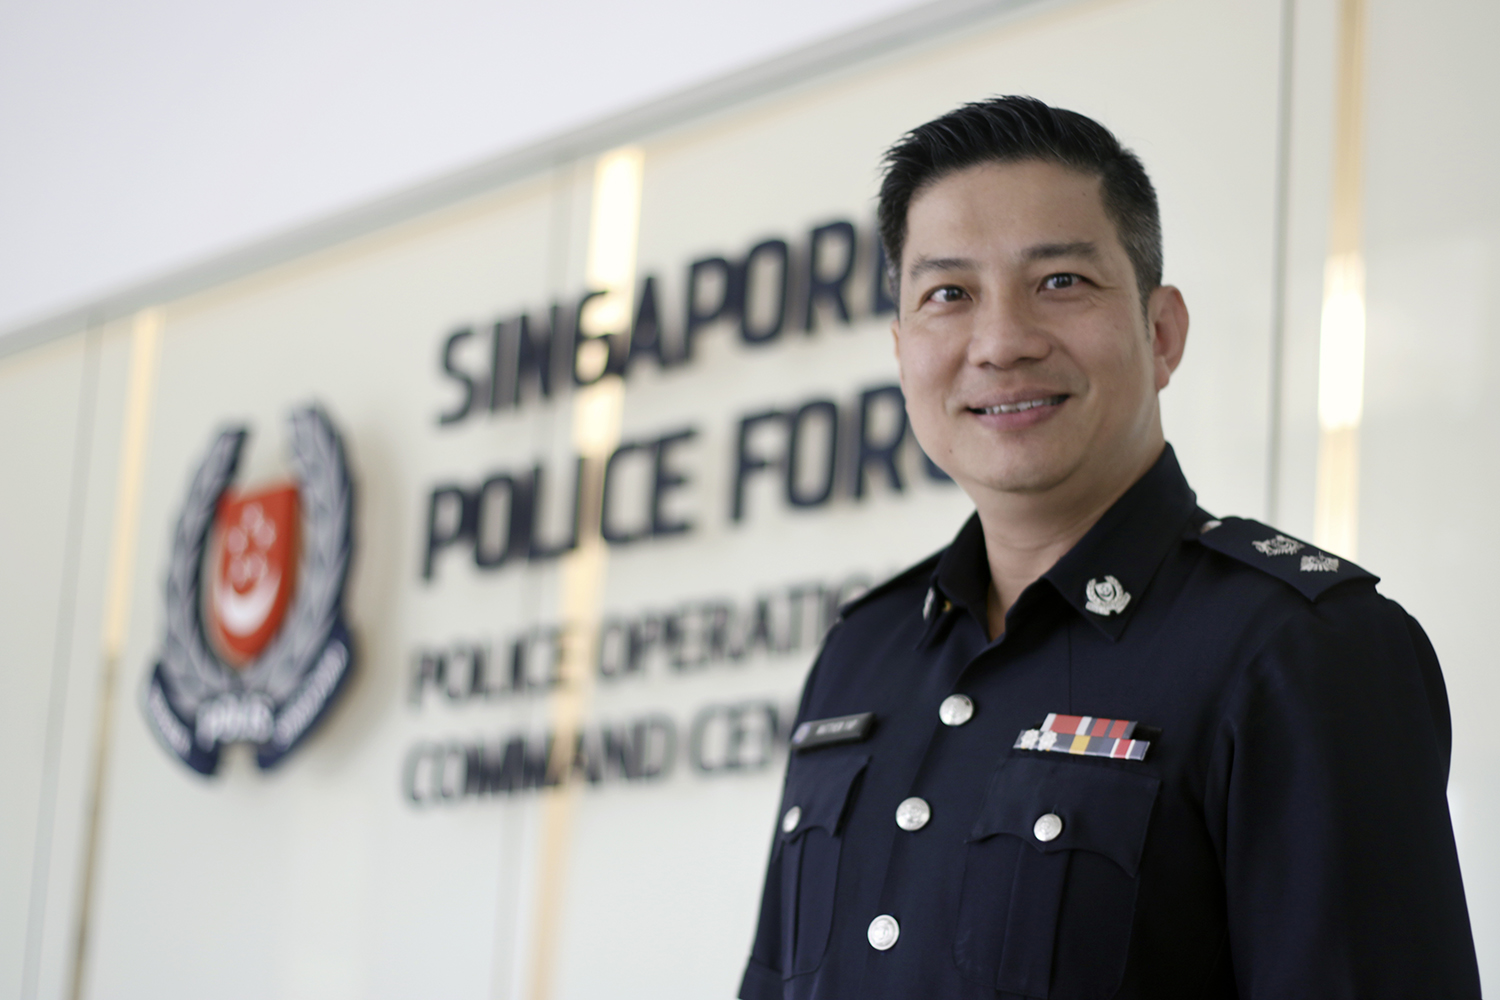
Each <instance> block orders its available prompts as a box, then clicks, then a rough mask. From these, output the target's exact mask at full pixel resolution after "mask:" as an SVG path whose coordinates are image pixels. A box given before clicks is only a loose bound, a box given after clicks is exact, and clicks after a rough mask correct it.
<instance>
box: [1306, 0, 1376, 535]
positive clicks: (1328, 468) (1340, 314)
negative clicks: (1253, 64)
mask: <svg viewBox="0 0 1500 1000" xmlns="http://www.w3.org/2000/svg"><path fill="white" fill-rule="evenodd" d="M1366 18H1367V11H1366V6H1365V0H1342V2H1341V4H1340V8H1339V36H1338V78H1337V80H1338V83H1337V86H1338V96H1337V111H1336V119H1335V122H1334V148H1333V190H1332V197H1331V201H1332V204H1331V211H1330V218H1329V231H1328V260H1327V263H1326V264H1325V266H1324V272H1323V316H1322V327H1321V331H1320V334H1319V339H1320V344H1319V352H1318V355H1319V360H1318V425H1319V440H1318V475H1317V498H1316V501H1315V508H1314V512H1313V540H1314V541H1315V542H1316V543H1317V544H1318V545H1319V546H1320V547H1322V548H1325V549H1331V550H1333V551H1335V552H1338V553H1341V554H1343V555H1345V556H1348V557H1349V558H1356V557H1357V555H1358V543H1359V425H1360V421H1361V419H1362V417H1363V405H1364V355H1365V282H1364V258H1363V256H1362V247H1363V237H1364V234H1363V226H1362V212H1363V198H1364V112H1365V109H1364V100H1365V30H1366Z"/></svg>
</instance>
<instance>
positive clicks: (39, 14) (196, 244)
mask: <svg viewBox="0 0 1500 1000" xmlns="http://www.w3.org/2000/svg"><path fill="white" fill-rule="evenodd" d="M918 6H921V4H920V3H917V2H913V0H756V2H754V3H750V4H743V3H724V2H719V3H703V2H701V0H699V2H694V0H632V2H630V3H608V2H603V0H549V2H545V3H529V4H523V3H514V2H493V0H492V2H487V3H485V2H477V0H426V2H424V3H421V4H417V3H392V2H389V0H312V2H309V0H301V2H293V0H258V2H254V3H251V2H249V0H213V2H212V3H193V2H188V0H134V2H131V3H126V4H120V3H107V2H102V0H47V2H42V0H0V333H3V331H5V330H9V329H13V328H16V327H18V326H21V325H24V324H26V323H29V322H32V321H34V320H38V319H41V318H44V317H46V316H47V315H49V314H52V313H56V312H59V311H61V310H63V309H66V308H70V307H74V306H77V305H79V304H81V303H83V302H84V301H86V300H88V299H91V298H94V297H96V296H101V295H104V294H107V293H109V292H112V291H114V290H116V289H118V288H120V287H122V286H128V285H131V284H134V283H137V282H140V281H143V280H146V279H148V278H152V277H155V276H157V275H160V274H162V273H163V272H166V271H170V270H173V269H176V268H180V267H183V266H185V265H188V264H191V263H194V262H196V261H199V260H201V259H203V258H204V257H207V256H211V255H214V254H217V253H221V252H224V251H226V250H228V249H231V248H234V247H237V246H239V245H241V244H245V243H247V242H250V241H252V240H256V239H260V238H263V237H265V236H267V235H270V234H273V233H276V232H279V231H282V230H285V229H288V228H290V227H292V226H295V225H298V224H301V223H305V222H308V221H310V220H313V219H316V218H319V217H321V216H324V215H328V214H330V213H333V212H335V211H338V210H340V209H344V208H348V207H350V206H353V205H357V204H360V203H361V202H365V201H368V200H370V199H372V198H375V197H377V196H380V195H383V194H387V193H389V192H391V191H393V190H397V189H400V188H403V187H406V186H408V185H411V184H414V183H417V182H420V181H423V180H426V179H429V178H431V177H434V176H436V175H439V174H443V173H445V172H448V171H451V170H454V169H456V168H460V167H463V166H467V165H469V164H471V163H474V162H476V161H479V160H481V159H484V158H486V157H491V156H494V155H496V154H498V153H503V152H505V151H507V150H511V149H515V148H517V147H520V146H524V145H527V144H529V143H532V142H535V141H537V140H539V139H542V138H545V137H547V136H549V135H552V134H555V133H558V132H562V131H566V130H568V129H571V128H576V127H578V126H580V125H582V124H585V123H587V122H590V121H594V120H596V119H598V118H601V117H603V116H606V115H608V114H610V113H611V112H613V111H616V110H621V109H625V108H628V107H631V106H633V105H637V104H640V103H641V102H643V101H646V100H649V99H651V98H655V97H660V96H662V95H664V94H668V93H671V92H674V91H678V90H682V89H684V88H687V87H690V86H691V85H693V84H694V83H696V82H699V81H703V80H707V79H711V78H713V77H717V76H721V75H723V74H725V73H727V72H730V71H733V70H735V69H738V68H741V67H744V66H747V65H751V64H754V63H757V62H760V61H762V60H765V59H768V58H772V57H774V56H776V55H779V54H781V53H784V52H786V51H788V50H791V49H795V48H798V47H800V46H803V45H807V44H810V43H814V42H817V41H818V40H820V39H822V38H825V37H827V36H830V35H836V34H839V33H842V32H845V31H849V30H852V29H855V28H858V27H860V26H862V25H865V24H868V23H870V22H872V21H876V20H879V19H881V18H883V17H886V16H889V15H891V14H893V13H896V12H899V11H903V10H906V9H909V8H914V7H918Z"/></svg>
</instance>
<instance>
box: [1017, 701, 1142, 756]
mask: <svg viewBox="0 0 1500 1000" xmlns="http://www.w3.org/2000/svg"><path fill="white" fill-rule="evenodd" d="M1136 725H1137V724H1136V722H1135V721H1134V720H1131V719H1100V718H1096V717H1095V716H1092V715H1059V714H1058V713H1056V712H1053V713H1051V714H1050V715H1048V716H1047V719H1046V721H1045V722H1043V723H1042V725H1041V727H1040V728H1038V729H1026V730H1023V731H1022V732H1021V735H1020V736H1017V737H1016V742H1015V749H1017V750H1037V751H1045V752H1051V753H1072V754H1080V755H1082V756H1085V757H1113V758H1115V759H1117V760H1144V759H1145V758H1146V751H1147V750H1149V749H1150V748H1151V743H1150V741H1148V740H1138V739H1134V738H1133V737H1134V736H1135V730H1136Z"/></svg>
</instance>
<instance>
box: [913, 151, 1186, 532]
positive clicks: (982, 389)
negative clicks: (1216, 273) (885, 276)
mask: <svg viewBox="0 0 1500 1000" xmlns="http://www.w3.org/2000/svg"><path fill="white" fill-rule="evenodd" d="M1099 188H1100V182H1099V179H1098V178H1096V177H1090V176H1088V175H1085V174H1082V173H1078V172H1075V171H1072V170H1069V169H1067V168H1065V167H1060V166H1057V165H1055V164H1051V163H1043V162H1040V161H1024V162H1020V163H1004V164H1002V163H986V164H980V165H977V166H973V167H969V168H967V169H964V170H961V171H958V172H955V173H952V174H949V175H947V176H945V177H943V178H941V179H939V180H938V181H936V182H935V183H933V184H932V185H931V186H929V187H927V188H926V189H924V190H922V191H920V192H919V193H918V194H917V196H916V197H915V198H914V199H912V202H911V206H910V208H909V209H908V211H907V237H906V246H905V249H904V252H903V254H902V262H901V263H902V270H901V295H900V312H899V313H898V317H897V319H896V321H895V323H894V324H893V325H892V330H893V332H894V333H895V336H896V356H897V359H898V360H899V362H900V366H901V387H902V390H903V391H904V392H905V394H906V405H907V410H908V412H909V413H910V415H911V420H912V426H913V429H914V430H915V431H916V434H917V439H918V440H919V441H921V443H922V447H923V448H924V449H925V450H926V451H927V453H928V455H930V456H931V457H932V459H933V461H934V462H936V463H937V464H938V465H939V466H940V467H942V469H943V470H944V471H946V472H947V473H948V474H949V475H950V476H952V477H953V478H954V479H955V480H957V481H958V483H959V484H960V485H961V486H963V487H964V489H965V490H966V491H967V492H968V493H969V495H970V496H971V497H973V498H974V499H975V501H976V502H980V499H981V495H982V494H986V493H991V492H994V491H1000V492H1003V493H1047V492H1048V491H1051V490H1054V489H1056V488H1058V487H1064V488H1070V487H1071V488H1072V489H1073V490H1080V491H1082V493H1083V494H1088V493H1090V492H1091V491H1093V490H1096V489H1101V490H1109V489H1112V488H1115V484H1116V481H1117V480H1119V479H1121V478H1122V477H1125V482H1124V484H1123V485H1128V483H1129V481H1131V478H1132V477H1134V476H1137V475H1139V474H1140V473H1141V472H1143V471H1144V466H1145V465H1147V464H1149V462H1150V461H1151V460H1153V459H1154V458H1155V456H1156V454H1157V453H1158V452H1159V451H1160V448H1161V441H1162V436H1161V425H1160V417H1159V415H1158V410H1157V400H1156V394H1157V391H1158V390H1159V389H1161V388H1162V387H1163V386H1165V385H1166V384H1167V379H1168V378H1169V377H1170V375H1171V372H1172V370H1173V369H1174V368H1175V367H1176V364H1177V361H1178V359H1179V358H1180V357H1181V352H1182V346H1183V341H1184V340H1185V338H1186V334H1187V312H1186V309H1185V307H1183V306H1182V298H1181V295H1180V294H1178V292H1177V290H1176V289H1173V288H1162V289H1158V290H1157V291H1156V292H1155V293H1153V294H1152V296H1151V300H1150V302H1149V303H1148V304H1147V309H1146V310H1145V311H1144V312H1143V310H1142V307H1141V302H1140V296H1139V293H1138V292H1137V290H1136V282H1135V273H1134V271H1133V269H1132V267H1131V263H1130V259H1129V257H1128V256H1127V255H1126V253H1125V248H1124V247H1123V246H1122V245H1121V243H1120V240H1119V236H1118V235H1117V234H1116V231H1115V226H1114V223H1113V222H1112V221H1111V220H1110V218H1109V216H1108V215H1107V214H1105V211H1104V205H1103V202H1102V200H1101V198H1100V190H1099ZM1179 327H1180V330H1179V329H1178V328H1179ZM1123 485H1120V486H1119V487H1118V488H1123Z"/></svg>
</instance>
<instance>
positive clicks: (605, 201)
mask: <svg viewBox="0 0 1500 1000" xmlns="http://www.w3.org/2000/svg"><path fill="white" fill-rule="evenodd" d="M642 165H643V157H642V154H641V151H640V150H639V149H637V148H634V147H625V148H622V149H617V150H614V151H612V152H609V153H606V154H605V155H604V156H602V157H600V159H599V161H598V163H597V164H596V166H595V169H594V192H593V202H592V209H591V213H590V223H589V244H588V256H587V259H586V263H585V272H586V273H585V278H586V280H587V282H588V286H589V288H590V289H597V290H601V291H603V292H605V295H603V296H601V297H600V298H599V299H597V300H596V302H595V307H594V309H593V310H592V311H591V313H590V315H589V317H588V318H587V320H585V319H584V318H583V317H580V320H579V322H580V323H585V322H587V323H588V324H589V325H593V326H599V327H603V328H604V330H608V331H613V332H625V331H628V330H629V328H630V326H629V324H630V315H631V307H632V300H633V292H634V286H635V253H636V241H637V233H638V229H639V224H640V200H641V173H642ZM604 330H599V331H592V332H604ZM601 346H602V345H601ZM624 403H625V386H624V383H623V382H621V381H620V379H619V378H618V377H617V376H613V375H611V376H606V377H605V378H604V379H602V380H601V381H599V382H596V383H594V384H593V385H590V386H587V387H585V388H583V389H580V390H578V391H577V393H576V394H575V395H574V397H573V425H572V426H573V434H572V438H573V447H574V449H575V450H576V451H577V453H578V454H579V455H580V456H581V457H582V458H583V460H584V465H583V470H584V472H581V473H580V475H583V474H584V473H587V478H586V480H585V483H584V484H581V485H580V490H581V491H582V497H581V500H580V503H579V520H580V524H579V538H578V547H577V548H576V549H574V551H573V552H571V553H569V555H568V556H567V557H566V558H565V559H564V560H563V564H562V602H561V603H562V608H561V612H562V620H563V621H565V622H567V623H568V626H569V628H568V631H567V633H566V636H567V638H566V641H565V642H564V645H563V658H562V664H561V683H560V684H559V685H558V687H557V689H556V691H555V692H554V694H553V698H552V705H551V722H552V725H551V731H552V733H553V734H554V743H553V745H552V756H551V759H550V760H549V761H548V772H549V779H550V780H555V781H556V784H555V785H553V786H551V787H549V788H547V789H546V790H545V791H544V793H543V794H544V798H543V801H542V833H541V865H540V868H539V871H538V876H537V888H536V894H537V895H536V921H535V924H534V928H535V938H534V941H533V950H532V963H531V989H530V997H531V1000H550V998H551V997H552V994H553V991H554V989H555V986H556V976H555V969H556V962H557V949H558V939H559V936H560V934H561V926H562V916H563V896H564V893H565V891H566V882H567V862H568V854H569V851H570V849H571V847H572V839H573V818H574V813H575V809H576V799H577V794H578V787H577V785H576V784H575V783H574V782H573V781H572V780H570V779H571V771H572V769H573V752H574V747H575V744H576V741H577V738H578V734H579V732H580V731H581V729H582V726H583V720H584V718H585V717H586V715H587V714H588V710H589V707H590V703H591V701H592V698H593V690H594V665H593V656H592V653H593V650H594V648H595V646H596V645H597V643H598V634H599V619H600V614H601V609H602V604H603V598H604V582H605V578H606V573H607V570H608V568H609V553H608V549H607V547H606V545H605V542H604V539H603V537H602V536H601V535H600V510H601V506H602V504H603V499H604V463H605V461H606V460H607V459H608V457H609V454H610V452H612V451H613V450H614V448H615V446H616V445H617V444H619V441H620V423H621V417H622V415H623V412H624Z"/></svg>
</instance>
